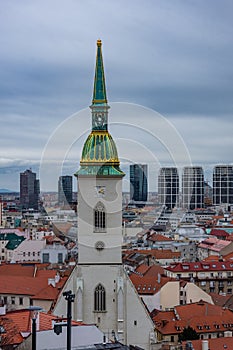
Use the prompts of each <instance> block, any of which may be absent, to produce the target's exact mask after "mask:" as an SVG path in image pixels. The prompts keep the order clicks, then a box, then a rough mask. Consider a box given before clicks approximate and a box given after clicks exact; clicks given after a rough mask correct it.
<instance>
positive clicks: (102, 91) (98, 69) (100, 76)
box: [92, 40, 107, 105]
mask: <svg viewBox="0 0 233 350" xmlns="http://www.w3.org/2000/svg"><path fill="white" fill-rule="evenodd" d="M101 46H102V43H101V40H97V55H96V66H95V81H94V91H93V100H92V104H93V105H98V104H103V103H107V95H106V87H105V78H104V65H103V58H102V49H101Z"/></svg>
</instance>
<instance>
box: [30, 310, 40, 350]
mask: <svg viewBox="0 0 233 350" xmlns="http://www.w3.org/2000/svg"><path fill="white" fill-rule="evenodd" d="M28 310H29V311H30V316H31V320H32V350H36V319H37V315H38V312H39V311H41V310H42V308H41V307H40V306H29V308H28Z"/></svg>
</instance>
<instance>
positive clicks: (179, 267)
mask: <svg viewBox="0 0 233 350" xmlns="http://www.w3.org/2000/svg"><path fill="white" fill-rule="evenodd" d="M165 270H168V271H172V272H190V271H197V272H200V271H205V272H206V271H233V262H232V261H230V260H226V261H207V262H206V261H199V262H177V263H172V264H171V265H170V266H168V267H165Z"/></svg>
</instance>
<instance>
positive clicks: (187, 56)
mask: <svg viewBox="0 0 233 350" xmlns="http://www.w3.org/2000/svg"><path fill="white" fill-rule="evenodd" d="M0 7H1V17H2V20H1V24H0V26H1V30H2V33H3V36H2V55H1V58H0V62H1V65H0V70H1V73H2V77H3V79H2V80H1V83H0V93H1V95H0V96H1V107H0V118H1V130H2V133H1V154H0V183H1V185H0V187H1V188H10V189H12V190H19V173H20V172H21V171H24V170H25V169H27V168H30V167H31V168H32V169H33V171H35V172H36V173H38V169H39V167H40V159H41V156H42V153H43V150H44V148H45V146H46V143H47V142H48V140H49V138H50V137H51V135H52V134H53V133H54V131H55V130H56V129H57V128H58V127H59V125H60V123H62V122H64V121H65V120H66V119H67V118H68V117H69V116H70V115H72V114H73V113H75V112H77V111H79V110H82V109H83V108H86V107H87V106H89V105H90V102H91V93H92V81H93V76H94V67H93V57H94V56H95V42H96V39H98V37H100V38H101V39H102V41H103V43H104V50H103V54H104V59H105V69H106V73H107V82H106V83H107V91H108V98H109V104H110V106H112V102H111V101H118V102H124V103H127V102H129V103H132V104H139V105H142V106H145V107H146V108H150V109H152V110H155V111H157V112H158V113H160V114H162V115H163V116H164V117H165V118H166V120H167V121H168V123H170V124H172V125H173V126H174V129H175V130H177V132H178V133H179V134H180V136H181V138H182V139H183V140H184V143H185V145H186V146H187V148H188V151H189V153H190V157H191V160H192V163H193V164H194V165H200V166H203V167H204V169H205V170H206V171H207V174H208V172H209V174H210V176H212V168H213V167H214V166H215V165H218V164H232V155H231V152H230V149H232V145H233V141H232V137H231V133H232V131H231V130H232V127H231V125H232V122H231V117H232V111H233V105H232V98H231V97H232V74H233V68H232V66H231V61H232V45H231V44H232V23H231V16H230V13H232V7H233V5H232V3H230V2H229V1H223V2H221V4H220V3H213V2H210V1H206V2H205V3H203V2H199V1H197V2H195V3H191V2H189V3H184V2H182V1H174V2H170V1H167V2H164V1H153V2H152V1H147V2H145V3H140V2H139V1H138V2H133V1H129V2H127V4H125V3H124V6H123V2H121V1H120V2H118V3H115V2H113V1H103V2H102V3H101V4H98V9H97V4H96V3H95V2H92V1H87V2H85V3H81V2H73V1H68V2H67V3H66V5H63V4H62V2H56V12H54V11H53V10H54V7H55V2H53V1H51V2H50V3H49V4H47V3H46V2H43V1H42V2H34V3H29V2H27V1H23V2H21V3H20V4H19V3H17V2H16V1H13V2H11V3H10V4H7V3H2V4H1V5H0ZM123 8H124V10H123ZM97 12H98V16H96V13H97ZM116 13H117V14H121V15H120V16H118V17H117V16H116V15H115V14H116ZM85 23H88V28H87V29H86V30H85V28H86V27H85ZM67 24H69V25H67ZM116 28H117V29H116ZM112 110H113V109H110V113H109V119H110V130H112V129H111V123H113V122H115V121H118V120H114V119H113V116H112ZM88 114H89V116H90V111H88ZM113 114H114V113H113ZM126 117H127V116H126ZM126 119H127V118H126ZM130 120H131V121H132V119H130ZM126 122H127V120H126ZM141 123H142V125H143V118H142V120H141ZM151 123H152V124H153V120H151ZM143 126H145V125H143ZM77 128H78V126H77ZM87 128H88V125H87ZM147 129H150V125H147ZM89 130H90V125H89ZM89 130H88V131H89ZM113 136H114V138H115V139H116V143H117V146H118V143H120V140H119V141H118V138H119V139H120V136H121V130H120V129H119V130H117V129H116V130H115V129H114V133H113ZM134 137H135V139H136V140H138V137H139V136H138V135H136V136H135V135H134ZM80 144H82V142H80ZM147 147H149V146H147ZM80 152H81V148H80V147H79V146H77V148H76V151H75V152H74V155H72V157H71V158H70V159H69V162H68V163H67V164H65V168H64V172H65V173H67V174H71V175H72V174H73V173H74V172H75V171H76V169H77V167H78V161H79V159H80V155H81V154H80ZM153 152H154V153H155V154H156V149H153ZM158 154H159V155H158V156H157V157H158V159H159V162H158V163H159V164H160V165H161V166H164V165H165V166H169V165H170V164H168V163H167V159H166V157H165V156H164V153H163V152H159V151H158ZM119 157H120V158H121V157H122V152H121V150H120V147H119ZM121 162H122V168H123V169H125V168H128V165H129V164H130V162H138V163H142V162H144V153H143V151H142V150H141V152H137V159H135V154H133V148H132V149H130V148H129V154H128V156H127V159H126V157H125V156H124V159H123V160H122V159H121ZM164 163H165V164H164ZM148 165H149V168H150V164H149V163H148ZM173 165H174V164H171V166H173ZM60 175H62V174H60ZM150 176H152V175H150ZM52 182H53V183H54V188H48V189H51V190H53V189H56V186H57V178H55V179H54V180H53V181H52ZM149 183H151V180H149ZM154 183H155V186H156V180H155V181H154ZM126 187H127V186H126ZM42 190H46V188H44V189H43V188H42Z"/></svg>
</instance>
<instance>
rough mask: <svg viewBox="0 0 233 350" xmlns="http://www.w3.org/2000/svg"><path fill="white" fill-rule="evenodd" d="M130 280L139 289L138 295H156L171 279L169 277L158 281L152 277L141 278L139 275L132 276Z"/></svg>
mask: <svg viewBox="0 0 233 350" xmlns="http://www.w3.org/2000/svg"><path fill="white" fill-rule="evenodd" d="M129 277H130V279H131V281H132V283H133V285H134V287H135V288H136V289H137V292H138V294H150V295H151V294H155V293H157V292H158V291H159V290H160V288H161V287H162V286H163V285H164V284H166V283H167V282H168V281H170V280H171V279H170V278H168V277H159V279H156V278H155V277H151V276H139V275H137V274H131V275H130V276H129Z"/></svg>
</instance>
